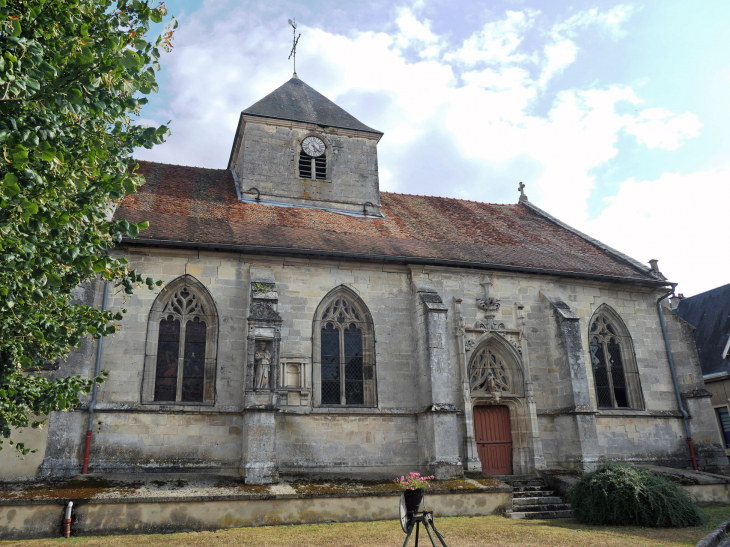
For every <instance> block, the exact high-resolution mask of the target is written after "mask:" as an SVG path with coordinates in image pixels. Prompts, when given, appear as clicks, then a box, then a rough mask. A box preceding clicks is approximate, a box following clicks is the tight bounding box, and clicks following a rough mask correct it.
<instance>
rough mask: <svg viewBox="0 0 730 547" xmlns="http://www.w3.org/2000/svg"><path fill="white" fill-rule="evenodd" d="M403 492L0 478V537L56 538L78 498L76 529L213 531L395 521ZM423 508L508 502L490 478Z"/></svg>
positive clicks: (433, 496) (443, 486) (292, 483)
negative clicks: (2, 480)
mask: <svg viewBox="0 0 730 547" xmlns="http://www.w3.org/2000/svg"><path fill="white" fill-rule="evenodd" d="M400 494H401V490H399V489H398V488H397V487H396V485H395V484H393V483H392V482H390V481H357V480H317V481H314V480H305V479H302V478H293V477H282V479H281V480H280V482H279V483H278V484H274V485H246V484H244V481H243V479H240V478H237V477H225V476H196V475H193V474H181V475H168V474H144V475H141V474H140V475H126V476H111V477H101V476H93V475H87V476H85V477H79V478H73V479H67V480H60V481H37V482H25V483H0V540H5V539H29V538H41V537H57V536H60V533H61V532H60V531H61V524H62V519H63V514H64V510H65V509H66V506H67V504H68V502H69V501H73V502H74V504H73V515H72V535H102V534H140V533H166V532H182V531H200V530H215V529H221V528H238V527H245V526H263V525H276V524H314V523H325V522H356V521H372V520H393V523H394V526H399V524H398V501H399V498H400ZM424 504H425V507H426V509H428V510H429V511H434V514H435V516H436V517H447V516H484V515H491V514H495V513H501V512H503V511H504V510H505V508H508V507H510V505H511V488H510V487H509V486H508V485H507V484H505V483H504V482H501V481H498V480H495V479H492V478H479V479H476V480H474V479H458V480H449V481H434V482H433V488H431V489H430V490H428V491H427V493H426V496H425V500H424Z"/></svg>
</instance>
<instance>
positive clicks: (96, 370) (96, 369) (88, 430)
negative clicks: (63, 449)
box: [81, 281, 109, 475]
mask: <svg viewBox="0 0 730 547" xmlns="http://www.w3.org/2000/svg"><path fill="white" fill-rule="evenodd" d="M107 294H109V281H105V282H104V296H103V297H102V299H101V311H106V297H107ZM103 343H104V336H100V337H99V343H98V344H97V346H96V364H95V365H94V378H96V377H97V376H99V372H100V371H101V347H102V345H103ZM96 389H97V385H96V382H94V387H93V388H92V392H91V404H89V423H88V425H87V427H86V447H85V448H84V467H83V469H82V470H81V473H82V474H84V475H86V474H87V473H88V472H89V450H90V449H91V428H92V426H93V424H94V407H95V406H96Z"/></svg>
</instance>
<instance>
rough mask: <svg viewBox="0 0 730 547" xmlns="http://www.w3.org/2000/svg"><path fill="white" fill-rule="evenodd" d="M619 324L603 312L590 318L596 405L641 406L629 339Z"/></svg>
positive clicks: (605, 406) (607, 406)
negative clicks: (591, 319)
mask: <svg viewBox="0 0 730 547" xmlns="http://www.w3.org/2000/svg"><path fill="white" fill-rule="evenodd" d="M619 323H620V322H617V321H616V320H615V319H614V318H612V317H611V316H610V314H609V313H606V312H604V313H600V314H598V315H597V316H596V317H595V318H594V319H593V322H592V323H591V327H590V330H589V332H590V344H589V350H590V358H591V367H592V369H593V382H594V384H595V388H596V402H597V404H598V408H638V407H640V406H641V403H640V401H641V393H640V387H639V378H638V371H637V370H636V364H635V362H634V357H633V347H632V344H631V338H630V337H629V335H628V333H625V332H624V330H625V328H624V327H623V325H621V324H619ZM626 359H629V361H626Z"/></svg>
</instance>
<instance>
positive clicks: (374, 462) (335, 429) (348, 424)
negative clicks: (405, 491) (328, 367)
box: [276, 414, 425, 478]
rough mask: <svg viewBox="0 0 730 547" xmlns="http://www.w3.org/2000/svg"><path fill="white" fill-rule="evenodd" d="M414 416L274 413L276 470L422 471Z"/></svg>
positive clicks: (378, 475) (379, 474) (370, 474)
mask: <svg viewBox="0 0 730 547" xmlns="http://www.w3.org/2000/svg"><path fill="white" fill-rule="evenodd" d="M416 420H417V417H416V416H415V415H405V416H402V415H401V416H373V415H369V416H347V415H337V414H334V415H295V414H279V415H278V417H277V425H276V441H277V443H276V444H277V460H278V463H279V470H280V472H282V473H295V474H298V473H306V474H309V475H315V476H318V475H322V476H325V475H343V474H344V475H348V476H353V477H362V478H367V477H371V478H382V477H390V476H391V475H392V476H395V474H397V473H400V474H403V473H405V472H408V471H419V470H425V469H424V464H425V462H423V461H421V456H420V448H419V442H418V434H417V429H416Z"/></svg>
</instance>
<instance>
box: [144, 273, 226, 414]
mask: <svg viewBox="0 0 730 547" xmlns="http://www.w3.org/2000/svg"><path fill="white" fill-rule="evenodd" d="M217 341H218V315H217V313H216V310H215V304H214V303H213V299H212V298H211V296H210V294H209V293H208V291H207V290H206V289H205V287H204V286H203V285H202V284H201V283H200V282H199V281H198V280H196V279H195V278H194V277H192V276H190V275H185V276H183V277H179V278H178V279H176V280H175V281H173V282H172V283H170V284H169V285H167V287H165V289H163V290H162V291H161V292H160V294H159V295H158V296H157V299H156V300H155V303H154V304H153V305H152V310H151V311H150V317H149V321H148V324H147V347H146V355H145V377H144V383H143V388H142V402H144V403H167V404H171V403H198V404H212V403H213V402H214V399H215V369H216V351H217V348H216V346H217Z"/></svg>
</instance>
